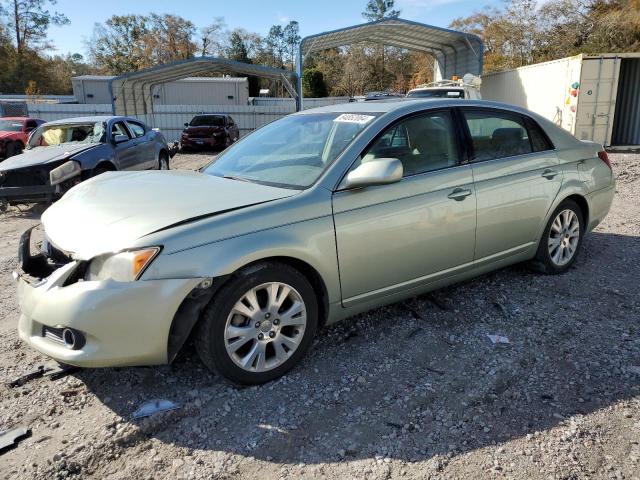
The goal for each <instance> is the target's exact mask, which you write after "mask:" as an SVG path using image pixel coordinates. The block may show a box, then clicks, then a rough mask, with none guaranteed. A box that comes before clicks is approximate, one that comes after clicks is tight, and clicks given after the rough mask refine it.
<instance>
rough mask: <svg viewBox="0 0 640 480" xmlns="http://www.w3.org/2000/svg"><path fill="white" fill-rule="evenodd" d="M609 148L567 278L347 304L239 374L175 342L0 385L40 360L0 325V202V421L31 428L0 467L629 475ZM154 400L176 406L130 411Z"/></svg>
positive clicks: (636, 237)
mask: <svg viewBox="0 0 640 480" xmlns="http://www.w3.org/2000/svg"><path fill="white" fill-rule="evenodd" d="M211 155H212V154H206V155H195V154H194V155H178V157H176V159H175V161H174V163H173V167H174V168H196V167H197V166H198V165H201V164H203V163H205V162H206V161H207V160H208V159H210V158H211ZM611 158H612V160H613V162H614V169H615V172H616V175H617V177H618V193H617V195H616V198H615V201H614V205H613V208H612V211H611V213H610V214H609V216H608V217H607V219H606V220H605V222H604V223H603V224H602V225H600V226H599V227H598V228H597V230H596V231H595V232H594V233H592V234H591V235H589V236H588V237H587V239H586V242H585V244H584V249H583V250H582V252H581V256H580V258H579V259H578V261H577V262H576V264H575V267H574V268H572V270H571V271H569V272H568V273H566V274H564V275H561V276H542V275H538V274H533V273H530V272H529V271H528V270H527V269H526V268H524V267H523V266H514V267H510V268H506V269H503V270H500V271H498V272H495V273H491V274H488V275H484V276H482V277H479V278H477V279H475V280H473V281H470V282H466V283H464V284H461V285H457V286H454V287H450V288H447V289H445V290H441V291H438V292H435V293H433V294H430V295H424V296H420V297H416V298H414V299H411V300H409V301H406V302H403V303H399V304H395V305H391V306H388V307H384V308H380V309H377V310H374V311H371V312H368V313H366V314H363V315H359V316H356V317H353V318H351V319H348V320H346V321H344V322H341V323H340V324H337V325H335V326H331V327H328V328H325V329H324V330H322V331H321V332H320V333H319V335H318V338H317V340H316V342H315V346H314V348H313V350H312V351H311V353H310V354H309V355H308V357H307V358H306V359H305V360H304V361H303V362H302V364H301V365H300V366H299V367H297V368H295V369H294V370H293V371H292V372H291V373H289V374H288V375H286V376H285V377H284V378H282V379H280V380H278V381H276V382H273V383H270V384H267V385H263V386H259V387H250V388H237V387H234V386H230V385H229V384H227V383H225V382H223V381H221V380H220V379H219V378H216V377H215V376H214V375H212V374H210V373H209V372H208V371H207V370H206V369H205V368H204V367H203V365H202V364H201V363H200V361H199V360H198V358H197V356H196V355H195V353H194V352H193V349H192V348H187V349H186V351H185V352H184V353H183V354H182V355H181V356H180V357H179V358H178V360H177V361H176V362H175V363H174V364H173V365H171V366H163V367H153V368H117V369H101V370H80V371H77V372H75V373H73V374H71V375H68V376H66V377H64V378H61V379H59V380H55V381H53V380H50V379H47V378H39V379H36V380H32V381H30V382H28V383H26V384H25V385H23V386H20V387H16V388H9V387H8V386H6V385H4V383H5V382H6V381H7V380H9V379H12V378H14V377H16V376H18V375H20V374H22V373H25V372H27V371H29V370H31V369H33V368H34V367H36V366H38V365H41V364H43V363H44V362H46V358H44V357H42V356H41V355H39V354H37V353H36V352H35V351H33V350H31V349H30V348H27V347H26V346H25V345H24V344H23V343H22V342H21V341H20V340H19V339H18V338H17V334H16V322H17V319H18V312H17V308H16V302H15V296H14V286H13V284H12V281H11V277H10V273H11V270H12V268H13V266H14V265H15V262H16V258H15V250H16V243H17V240H18V237H19V234H20V233H21V232H22V231H23V230H24V229H25V228H26V227H27V226H28V225H31V224H33V223H34V222H36V221H37V218H38V216H39V213H40V210H39V209H37V208H31V209H26V210H25V211H17V210H13V211H12V212H10V213H8V214H7V215H5V216H4V217H2V218H1V219H0V380H2V385H0V430H4V429H9V428H13V427H15V426H18V425H26V426H28V427H30V428H31V429H32V431H33V434H32V436H31V438H28V439H26V440H23V441H22V442H21V443H20V444H19V445H18V446H17V447H16V448H15V449H13V450H11V451H8V452H6V453H4V454H3V455H2V456H1V457H0V467H1V468H0V478H12V479H13V478H15V479H26V478H37V479H47V480H50V479H56V478H100V479H106V478H108V479H120V478H122V479H128V480H131V479H150V478H154V479H155V478H167V479H169V478H171V479H173V478H220V479H231V478H240V479H253V478H263V479H281V478H284V479H298V478H384V479H388V478H408V479H424V478H473V479H476V478H518V479H521V478H544V479H549V478H558V479H577V478H617V479H633V478H635V479H639V478H640V296H639V295H638V285H639V282H638V279H639V278H640V220H639V219H640V155H630V154H628V155H612V156H611ZM488 334H500V335H504V336H507V337H508V339H509V343H508V344H495V345H494V344H492V342H491V341H490V340H489V338H488V336H487V335H488ZM154 398H165V399H170V400H173V401H175V402H178V403H179V404H180V405H181V408H179V409H177V410H173V411H171V412H166V413H162V414H158V415H156V416H153V417H150V418H147V419H144V420H132V419H131V415H132V412H134V411H135V410H136V408H137V407H138V406H139V405H140V404H141V403H142V402H144V401H147V400H150V399H154Z"/></svg>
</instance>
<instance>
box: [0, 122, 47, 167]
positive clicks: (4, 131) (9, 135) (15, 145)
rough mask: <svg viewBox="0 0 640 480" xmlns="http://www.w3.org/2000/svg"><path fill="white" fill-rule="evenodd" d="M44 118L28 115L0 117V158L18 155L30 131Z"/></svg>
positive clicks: (40, 123)
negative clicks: (29, 116)
mask: <svg viewBox="0 0 640 480" xmlns="http://www.w3.org/2000/svg"><path fill="white" fill-rule="evenodd" d="M43 123H45V122H44V120H39V119H37V118H28V117H0V160H1V159H5V158H9V157H13V156H14V155H19V154H21V153H22V150H24V146H25V145H26V144H27V140H28V138H29V135H30V134H31V132H32V131H34V130H35V129H36V128H37V127H38V126H40V125H42V124H43Z"/></svg>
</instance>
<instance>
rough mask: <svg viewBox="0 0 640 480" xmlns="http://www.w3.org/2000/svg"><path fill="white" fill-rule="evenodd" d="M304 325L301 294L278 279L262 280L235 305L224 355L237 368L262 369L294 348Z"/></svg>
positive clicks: (283, 358) (284, 358)
mask: <svg viewBox="0 0 640 480" xmlns="http://www.w3.org/2000/svg"><path fill="white" fill-rule="evenodd" d="M306 324H307V309H306V306H305V304H304V301H303V300H302V296H301V295H300V294H299V293H298V292H297V291H296V290H295V289H294V288H293V287H291V286H290V285H287V284H285V283H281V282H269V283H263V284H261V285H258V286H257V287H254V288H252V289H250V290H249V291H247V292H246V293H245V294H244V295H242V297H240V299H239V300H238V301H237V302H236V303H235V304H234V306H233V308H232V309H231V312H230V313H229V316H228V317H227V322H226V325H225V331H224V337H225V338H224V344H225V348H226V350H227V354H228V355H229V357H230V358H231V359H232V360H233V362H234V363H235V364H236V365H238V366H239V367H240V368H242V369H244V370H246V371H249V372H265V371H268V370H272V369H274V368H276V367H279V366H280V365H282V364H283V363H284V362H286V361H287V360H288V359H289V358H290V357H291V355H293V353H294V352H295V351H296V350H297V348H298V347H299V345H300V342H301V341H302V338H303V336H304V330H305V327H306Z"/></svg>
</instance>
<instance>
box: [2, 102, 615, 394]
mask: <svg viewBox="0 0 640 480" xmlns="http://www.w3.org/2000/svg"><path fill="white" fill-rule="evenodd" d="M613 194H614V178H613V175H612V172H611V167H610V165H609V160H608V158H607V154H606V153H605V152H604V151H603V148H602V146H600V145H597V144H594V143H585V142H581V141H578V140H576V139H575V138H573V137H572V136H571V135H569V134H568V133H566V132H565V131H563V130H561V129H559V128H557V127H556V126H555V125H553V124H552V123H550V122H548V121H547V120H545V119H543V118H541V117H539V116H537V115H535V114H533V113H531V112H528V111H526V110H522V109H518V108H516V107H511V106H507V105H502V104H498V103H490V102H481V101H464V100H463V101H461V100H446V99H442V100H410V101H396V102H389V103H385V102H378V103H351V104H346V105H334V106H330V107H323V108H319V109H314V110H308V111H305V112H302V113H298V114H295V115H290V116H288V117H285V118H283V119H281V120H278V121H276V122H273V123H272V124H270V125H268V126H265V127H263V128H261V129H260V130H258V131H256V132H254V133H253V134H251V135H249V136H248V137H246V138H244V139H243V140H242V141H240V142H239V143H237V144H236V145H234V146H233V147H231V148H230V149H228V150H227V151H225V152H224V153H223V154H222V155H220V156H219V157H218V158H217V160H216V161H215V162H213V163H211V164H210V165H208V166H206V167H204V168H203V169H202V170H201V171H199V172H188V171H157V172H113V173H107V174H104V175H100V176H98V177H96V178H93V179H90V180H88V181H86V182H83V183H81V184H79V185H78V186H76V187H74V188H73V189H71V190H70V191H69V192H68V193H67V194H66V195H65V196H64V197H63V198H62V199H61V200H60V201H59V202H57V203H56V204H54V205H53V206H52V207H50V208H49V209H48V210H47V211H46V212H45V213H44V214H43V216H42V226H41V227H38V228H36V229H34V230H29V231H27V232H25V234H24V235H23V237H22V240H21V244H20V267H19V269H18V271H16V272H15V274H14V276H15V278H16V280H17V285H18V286H17V288H18V297H19V302H20V308H21V316H20V320H19V334H20V337H21V338H22V339H23V340H25V341H26V342H28V343H29V344H31V345H32V346H33V347H34V348H36V349H37V350H39V351H40V352H42V353H44V354H46V355H48V356H50V357H53V358H55V359H56V360H58V361H61V362H64V363H68V364H72V365H78V366H85V367H105V366H124V365H148V364H161V363H167V362H171V361H172V360H173V359H174V358H175V357H176V355H177V354H178V352H179V351H180V349H181V348H182V347H183V345H184V343H185V341H186V340H187V339H188V338H193V339H194V341H195V345H196V348H197V351H198V352H199V354H200V357H201V358H202V361H203V362H204V363H205V364H206V365H207V366H208V367H209V368H211V369H213V370H215V371H217V372H219V373H220V374H221V375H222V376H224V377H226V378H227V379H230V380H231V381H234V382H238V383H245V384H255V383H261V382H266V381H269V380H272V379H274V378H276V377H279V376H280V375H283V374H284V373H285V372H287V371H288V370H289V369H290V368H292V367H293V366H294V365H295V364H296V363H297V362H299V361H300V359H301V358H302V357H303V355H304V354H305V353H306V352H307V351H308V350H309V347H310V346H311V343H312V340H313V337H314V335H315V334H316V332H317V331H318V328H320V327H322V326H323V325H326V324H329V323H332V322H336V321H338V320H340V319H343V318H345V317H349V316H351V315H354V314H356V313H358V312H362V311H364V310H368V309H371V308H374V307H377V306H380V305H383V304H388V303H391V302H397V301H399V300H402V299H404V298H407V297H411V296H414V295H418V294H421V293H424V292H427V291H429V290H433V289H436V288H439V287H442V286H444V285H449V284H451V283H454V282H458V281H461V280H464V279H468V278H470V277H473V276H476V275H479V274H481V273H484V272H488V271H490V270H494V269H497V268H501V267H504V266H506V265H509V264H513V263H516V262H525V261H527V262H531V264H532V265H533V266H535V267H536V268H537V269H538V270H540V271H542V272H545V273H549V274H554V273H562V272H565V271H566V270H567V269H569V268H570V267H571V266H572V264H573V263H574V262H575V260H576V257H577V255H578V253H579V251H580V246H581V244H582V241H583V238H584V235H585V234H586V233H587V232H589V231H590V230H592V229H593V228H594V227H595V226H596V225H598V223H599V222H601V221H602V219H603V218H604V217H605V215H606V214H607V212H608V211H609V207H610V205H611V201H612V197H613Z"/></svg>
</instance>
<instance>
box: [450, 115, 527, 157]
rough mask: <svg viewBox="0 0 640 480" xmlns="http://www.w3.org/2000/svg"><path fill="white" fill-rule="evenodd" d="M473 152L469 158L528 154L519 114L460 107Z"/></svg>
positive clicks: (525, 129)
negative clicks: (462, 108)
mask: <svg viewBox="0 0 640 480" xmlns="http://www.w3.org/2000/svg"><path fill="white" fill-rule="evenodd" d="M463 115H464V119H465V121H466V123H467V126H468V128H469V134H470V135H471V142H472V146H473V151H472V152H471V161H473V162H481V161H485V160H493V159H496V158H504V157H512V156H515V155H524V154H527V153H531V152H532V151H533V150H532V148H531V141H530V140H529V133H528V131H527V127H526V125H525V123H524V119H523V117H522V116H520V115H518V114H515V113H510V112H501V111H496V110H486V111H485V110H463Z"/></svg>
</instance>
